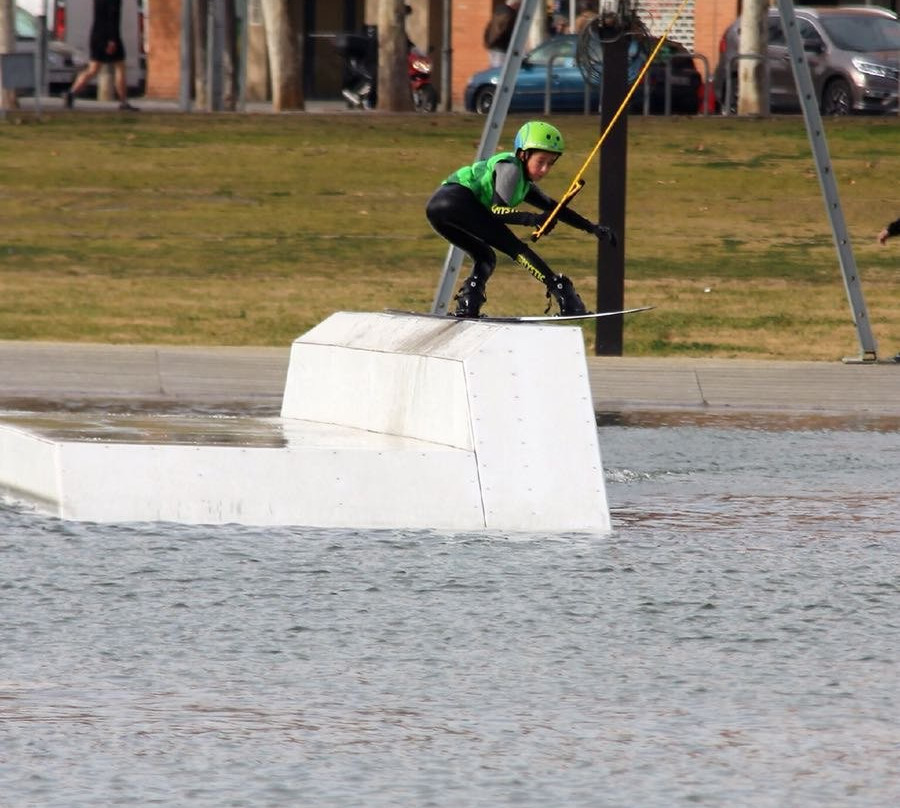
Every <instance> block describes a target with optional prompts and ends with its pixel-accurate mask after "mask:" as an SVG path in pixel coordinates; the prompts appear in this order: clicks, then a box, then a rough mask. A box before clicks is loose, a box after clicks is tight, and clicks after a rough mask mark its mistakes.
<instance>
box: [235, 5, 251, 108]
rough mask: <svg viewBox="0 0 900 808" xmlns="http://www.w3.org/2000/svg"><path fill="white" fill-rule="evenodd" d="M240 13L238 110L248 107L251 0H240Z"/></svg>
mask: <svg viewBox="0 0 900 808" xmlns="http://www.w3.org/2000/svg"><path fill="white" fill-rule="evenodd" d="M238 15H239V19H240V26H241V48H240V53H239V54H238V97H237V108H238V112H244V110H245V109H246V108H247V58H248V48H249V47H250V33H249V31H250V3H249V0H238Z"/></svg>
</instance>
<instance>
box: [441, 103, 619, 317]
mask: <svg viewBox="0 0 900 808" xmlns="http://www.w3.org/2000/svg"><path fill="white" fill-rule="evenodd" d="M563 151H564V144H563V137H562V134H561V133H560V131H559V129H557V128H556V127H555V126H553V125H551V124H549V123H546V122H545V121H529V122H528V123H526V124H524V125H523V126H522V128H521V129H519V131H518V134H516V139H515V143H514V151H511V152H499V153H497V154H495V155H493V156H492V157H489V158H488V159H487V160H479V161H478V162H476V163H473V164H472V165H468V166H463V167H462V168H459V169H457V170H456V171H454V172H453V173H452V174H451V175H450V176H449V177H448V178H447V179H446V180H444V182H442V183H441V185H440V187H439V188H438V189H437V190H436V191H435V192H434V193H433V194H432V195H431V198H430V199H429V200H428V204H427V206H426V208H425V215H426V216H427V217H428V221H429V222H430V224H431V226H432V227H433V228H434V230H435V231H436V232H437V233H438V234H440V235H441V236H443V237H444V238H445V239H447V241H449V242H450V243H451V244H453V245H454V246H455V247H458V248H459V249H460V250H462V251H463V252H464V253H466V254H468V255H469V257H470V258H471V259H472V261H473V266H472V272H471V274H470V275H469V277H468V278H466V280H465V281H463V285H462V288H461V289H460V290H459V293H458V294H457V295H456V297H455V300H456V302H457V306H456V311H455V312H454V313H455V315H456V316H457V317H479V316H481V307H482V305H483V304H484V303H485V302H486V301H487V294H486V293H485V286H486V284H487V282H488V279H489V278H490V277H491V275H492V274H493V272H494V267H495V266H496V264H497V254H496V252H495V250H496V251H499V252H501V253H503V254H504V255H506V256H508V257H509V258H511V259H512V260H513V261H515V262H516V263H517V264H518V265H519V266H521V267H523V268H524V269H526V270H527V271H528V272H530V273H531V274H532V275H533V276H534V277H535V278H536V279H537V280H539V281H540V282H541V283H543V284H544V286H545V287H546V292H547V298H548V300H549V301H550V302H549V303H548V305H547V310H548V311H549V310H550V305H551V304H552V303H553V302H554V301H555V302H557V303H558V304H559V313H560V314H562V315H580V314H585V313H586V309H585V306H584V302H583V301H582V300H581V297H580V296H579V295H578V292H576V291H575V287H574V285H573V284H572V281H571V280H570V279H569V278H567V277H566V276H565V275H558V274H556V273H555V272H554V271H553V270H552V269H551V268H550V267H549V266H548V265H547V264H546V262H545V261H544V260H543V258H541V257H540V256H539V255H538V254H537V253H536V252H535V251H534V250H533V249H531V247H529V246H528V245H527V244H525V243H524V242H523V241H521V240H520V239H519V238H518V237H517V236H516V235H515V233H513V232H512V230H510V228H509V225H525V226H531V227H541V226H543V224H544V222H545V221H546V217H547V215H548V214H549V213H550V212H551V211H553V210H554V209H555V208H556V205H557V203H556V201H555V200H554V199H552V198H550V197H549V196H547V195H546V194H545V193H544V192H543V191H541V190H540V189H539V188H538V187H537V183H539V182H540V181H541V180H542V179H543V178H544V177H546V176H547V174H548V173H549V172H550V170H551V169H552V167H553V165H554V164H555V163H556V160H557V159H558V158H559V156H560V155H561V154H562V153H563ZM523 202H525V203H527V204H529V205H533V206H534V207H536V208H537V209H538V210H539V211H541V212H540V213H534V212H531V211H525V210H523V211H520V210H517V208H518V206H519V205H520V204H522V203H523ZM559 221H561V222H564V223H565V224H567V225H569V226H571V227H574V228H576V229H578V230H582V231H583V232H585V233H590V234H592V235H594V236H596V237H597V238H598V239H601V240H603V239H606V240H608V241H609V243H610V245H612V246H615V245H616V241H617V240H616V234H615V233H614V232H613V231H612V230H611V229H610V228H608V227H606V226H605V225H602V224H594V223H593V222H591V221H589V220H587V219H585V218H584V217H583V216H581V215H580V214H578V213H576V212H575V211H574V210H571V209H569V208H568V207H564V208H562V209H561V210H560V212H559ZM548 232H549V231H548Z"/></svg>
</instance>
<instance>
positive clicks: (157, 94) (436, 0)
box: [146, 0, 888, 110]
mask: <svg viewBox="0 0 900 808" xmlns="http://www.w3.org/2000/svg"><path fill="white" fill-rule="evenodd" d="M294 2H299V0H294ZM408 2H409V5H410V6H411V7H412V8H413V13H412V14H411V15H410V17H409V18H408V20H407V32H408V34H409V36H410V38H411V39H412V40H413V42H415V43H416V45H418V46H419V47H420V48H422V49H423V50H431V51H432V56H433V60H434V65H435V70H436V75H435V77H434V80H435V84H436V86H438V87H441V86H442V84H441V76H440V71H441V69H442V66H443V63H444V56H445V49H444V45H443V37H442V30H443V15H444V3H445V2H447V3H451V23H450V29H451V30H450V34H451V36H450V43H449V53H450V57H451V64H452V68H451V85H450V86H451V89H452V108H453V109H454V110H460V109H462V97H463V91H464V89H465V86H466V82H467V81H468V79H469V76H471V75H472V73H475V72H476V71H478V70H481V69H483V68H485V67H487V64H488V60H487V53H486V51H485V50H484V46H483V44H482V32H483V30H484V26H485V24H486V23H487V20H488V18H489V17H490V15H491V12H492V9H493V6H494V5H495V3H496V2H502V0H408ZM573 2H574V0H573ZM887 4H888V3H886V5H887ZM148 5H149V12H150V13H149V15H148V17H147V23H146V25H147V43H148V54H147V64H148V80H147V95H148V96H149V97H151V98H177V96H178V81H179V43H180V27H181V0H148ZM248 5H249V24H248V34H249V36H248V53H249V58H248V79H247V83H248V93H249V97H250V98H251V99H254V98H255V99H264V98H265V97H266V87H267V72H266V60H265V37H264V35H263V27H262V16H261V12H260V7H259V0H249V2H248ZM679 5H680V0H641V2H640V5H639V6H638V8H639V13H640V14H641V17H642V19H643V20H644V21H645V22H646V23H647V24H648V27H650V29H651V31H653V33H655V34H661V33H662V32H663V30H664V29H665V27H666V25H667V24H668V22H669V20H670V19H671V17H672V15H673V14H674V13H675V10H676V9H677V8H678V6H679ZM738 8H739V0H689V1H688V3H687V4H686V6H685V8H684V9H683V11H682V14H681V16H680V17H679V20H678V21H677V23H676V25H675V26H674V28H673V30H672V32H671V34H670V36H671V37H672V38H673V39H677V40H678V41H679V42H681V43H682V44H683V45H685V46H686V47H687V48H688V49H689V50H691V51H693V52H695V53H700V54H703V55H705V56H706V57H707V59H708V62H709V69H710V71H712V70H713V69H714V68H715V65H716V61H717V59H718V45H719V38H720V37H721V35H722V32H723V31H724V30H725V28H726V27H727V26H728V25H729V23H731V21H732V20H733V19H734V18H735V17H736V16H737V14H738ZM304 14H305V30H306V39H305V53H304V77H305V92H306V96H307V98H310V99H312V98H339V97H340V84H341V74H342V63H341V60H340V57H339V55H338V54H337V51H336V49H335V47H334V37H335V34H337V33H340V32H347V31H357V32H358V31H360V30H361V29H362V26H363V25H364V24H365V23H367V22H368V23H374V22H375V21H376V19H377V0H339V1H338V2H335V0H304ZM698 69H700V70H701V73H702V72H703V64H702V62H698Z"/></svg>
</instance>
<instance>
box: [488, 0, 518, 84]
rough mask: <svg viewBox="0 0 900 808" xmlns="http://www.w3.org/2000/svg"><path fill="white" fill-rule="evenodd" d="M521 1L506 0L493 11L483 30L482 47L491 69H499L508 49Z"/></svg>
mask: <svg viewBox="0 0 900 808" xmlns="http://www.w3.org/2000/svg"><path fill="white" fill-rule="evenodd" d="M520 5H521V0H506V2H505V3H501V4H500V5H499V6H497V7H496V8H495V9H494V13H493V14H492V15H491V19H490V20H489V21H488V24H487V26H486V27H485V29H484V46H485V47H486V48H487V51H488V56H489V58H490V64H491V67H500V66H501V65H502V64H503V59H504V57H505V56H506V51H507V50H508V49H509V42H510V40H511V39H512V32H513V28H514V27H515V24H516V17H518V15H519V6H520Z"/></svg>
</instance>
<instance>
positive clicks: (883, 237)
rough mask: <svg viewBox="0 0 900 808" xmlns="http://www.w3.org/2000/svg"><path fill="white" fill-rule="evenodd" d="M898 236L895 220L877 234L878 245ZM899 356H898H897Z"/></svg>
mask: <svg viewBox="0 0 900 808" xmlns="http://www.w3.org/2000/svg"><path fill="white" fill-rule="evenodd" d="M894 236H900V219H896V220H895V221H893V222H891V223H890V224H889V225H887V226H885V228H884V229H883V230H882V231H881V232H880V233H879V234H878V243H879V244H884V243H885V242H886V241H887V240H888V239H889V238H893V237H894ZM898 356H900V354H898Z"/></svg>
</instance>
